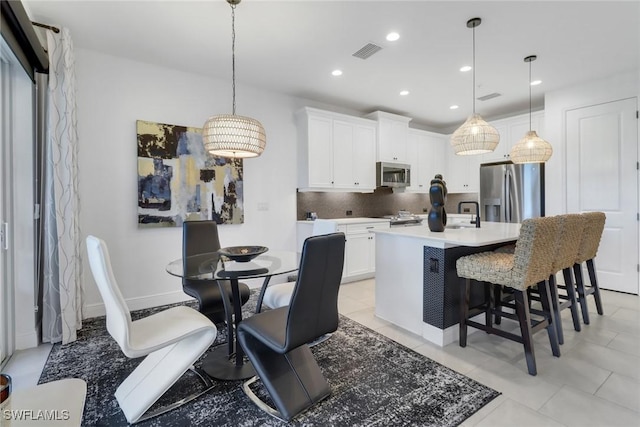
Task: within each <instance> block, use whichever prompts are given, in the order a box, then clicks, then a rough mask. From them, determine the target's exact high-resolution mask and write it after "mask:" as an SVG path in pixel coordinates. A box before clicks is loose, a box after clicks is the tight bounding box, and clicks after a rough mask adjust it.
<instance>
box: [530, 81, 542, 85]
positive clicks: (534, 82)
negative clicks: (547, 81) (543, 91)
mask: <svg viewBox="0 0 640 427" xmlns="http://www.w3.org/2000/svg"><path fill="white" fill-rule="evenodd" d="M540 83H542V80H534V81H532V82H531V86H538V85H539V84H540Z"/></svg>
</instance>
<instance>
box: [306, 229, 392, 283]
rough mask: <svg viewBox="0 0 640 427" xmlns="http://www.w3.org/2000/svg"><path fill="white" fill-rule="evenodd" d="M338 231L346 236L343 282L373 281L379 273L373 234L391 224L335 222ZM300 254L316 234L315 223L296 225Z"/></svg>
mask: <svg viewBox="0 0 640 427" xmlns="http://www.w3.org/2000/svg"><path fill="white" fill-rule="evenodd" d="M335 222H336V231H339V232H343V233H344V235H345V239H346V242H345V254H344V266H343V269H342V282H343V283H346V282H353V281H355V280H361V279H365V278H368V277H373V276H374V275H375V271H376V255H375V254H376V242H375V234H373V233H371V232H370V231H371V230H380V229H388V228H389V221H388V220H376V219H372V218H342V219H340V218H338V219H335ZM296 229H297V250H298V252H299V253H300V252H301V251H302V245H303V244H304V240H305V239H306V238H307V237H309V236H311V235H312V234H313V221H298V222H297V227H296Z"/></svg>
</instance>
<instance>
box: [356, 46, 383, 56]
mask: <svg viewBox="0 0 640 427" xmlns="http://www.w3.org/2000/svg"><path fill="white" fill-rule="evenodd" d="M380 50H382V48H381V47H380V46H378V45H377V44H373V43H367V44H366V45H364V46H362V47H361V48H360V49H359V50H358V51H357V52H356V53H354V54H352V56H355V57H356V58H360V59H367V58H368V57H370V56H371V55H373V54H374V53H376V52H378V51H380Z"/></svg>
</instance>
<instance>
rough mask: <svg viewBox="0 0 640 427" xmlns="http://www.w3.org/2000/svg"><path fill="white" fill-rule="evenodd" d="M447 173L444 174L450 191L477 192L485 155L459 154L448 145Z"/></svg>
mask: <svg viewBox="0 0 640 427" xmlns="http://www.w3.org/2000/svg"><path fill="white" fill-rule="evenodd" d="M446 156H447V173H446V174H444V175H443V178H444V180H445V182H446V183H447V191H448V192H449V193H477V192H478V191H479V189H480V164H481V163H483V156H482V155H480V156H478V155H476V156H458V155H457V154H456V153H455V151H453V148H452V147H451V145H447V155H446Z"/></svg>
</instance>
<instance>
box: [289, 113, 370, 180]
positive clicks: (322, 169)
mask: <svg viewBox="0 0 640 427" xmlns="http://www.w3.org/2000/svg"><path fill="white" fill-rule="evenodd" d="M298 133H299V139H300V141H301V143H300V144H299V146H298V187H299V191H355V192H372V191H373V190H374V189H375V186H376V171H375V162H376V154H375V153H376V123H375V122H374V121H372V120H367V119H362V118H359V117H352V116H347V115H344V114H338V113H332V112H329V111H323V110H318V109H315V108H304V109H302V110H301V111H300V112H299V113H298Z"/></svg>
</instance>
